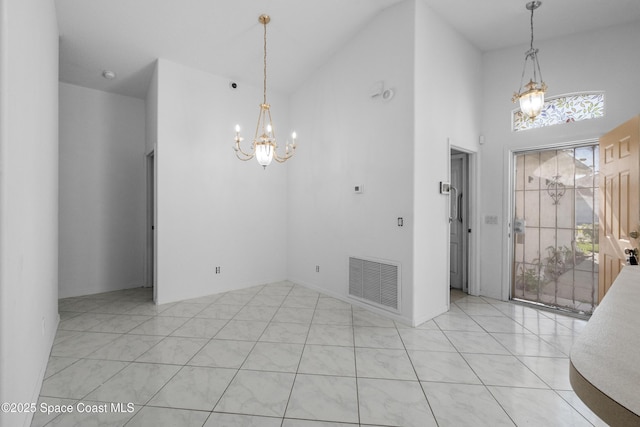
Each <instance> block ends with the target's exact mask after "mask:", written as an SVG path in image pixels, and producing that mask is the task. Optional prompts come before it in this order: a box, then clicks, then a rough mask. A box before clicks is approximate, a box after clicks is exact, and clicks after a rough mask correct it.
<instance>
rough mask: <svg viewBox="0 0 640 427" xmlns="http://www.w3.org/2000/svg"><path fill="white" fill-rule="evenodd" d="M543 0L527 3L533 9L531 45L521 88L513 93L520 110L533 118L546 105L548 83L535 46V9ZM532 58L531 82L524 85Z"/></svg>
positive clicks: (514, 100)
mask: <svg viewBox="0 0 640 427" xmlns="http://www.w3.org/2000/svg"><path fill="white" fill-rule="evenodd" d="M541 4H542V2H541V1H531V2H529V3H527V6H526V7H527V10H530V11H531V45H530V47H529V50H528V51H526V52H525V53H524V55H525V57H524V68H523V69H522V77H521V78H520V90H519V91H518V92H515V93H514V94H513V98H511V100H512V101H513V102H516V101H520V110H521V111H522V112H523V113H524V114H525V115H526V116H527V117H529V118H530V119H531V120H533V119H535V118H536V116H537V115H538V114H540V112H542V107H544V93H545V92H546V91H547V85H546V83H545V82H544V81H542V72H541V71H540V63H538V49H534V48H533V11H534V10H536V9H537V8H539V7H540V5H541ZM529 60H531V66H532V68H533V73H532V74H533V75H532V77H531V79H530V80H529V83H527V84H526V85H524V88H525V89H526V90H524V89H523V87H522V82H524V74H525V72H526V70H527V62H528V61H529ZM538 76H540V83H538V81H537V80H538Z"/></svg>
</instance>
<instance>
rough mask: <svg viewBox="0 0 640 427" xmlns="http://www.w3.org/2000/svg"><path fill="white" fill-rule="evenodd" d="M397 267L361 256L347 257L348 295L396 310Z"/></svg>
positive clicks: (397, 291)
mask: <svg viewBox="0 0 640 427" xmlns="http://www.w3.org/2000/svg"><path fill="white" fill-rule="evenodd" d="M398 279H399V267H398V265H394V264H388V263H383V262H378V261H372V260H366V259H362V258H354V257H350V258H349V295H351V296H353V297H356V298H360V299H363V300H365V301H367V302H370V303H374V304H375V305H378V306H381V307H383V308H385V309H393V310H394V311H398V294H399V280H398Z"/></svg>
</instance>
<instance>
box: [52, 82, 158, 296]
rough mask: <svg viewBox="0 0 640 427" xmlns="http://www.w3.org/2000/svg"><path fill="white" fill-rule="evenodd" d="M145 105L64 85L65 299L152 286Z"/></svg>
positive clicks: (62, 216)
mask: <svg viewBox="0 0 640 427" xmlns="http://www.w3.org/2000/svg"><path fill="white" fill-rule="evenodd" d="M144 150H145V102H144V101H143V100H141V99H137V98H131V97H128V96H122V95H116V94H111V93H107V92H102V91H98V90H94V89H87V88H83V87H80V86H74V85H70V84H66V83H61V84H60V221H59V222H60V264H59V268H60V277H59V282H60V298H65V297H70V296H77V295H87V294H95V293H99V292H108V291H113V290H117V289H126V288H132V287H136V286H143V285H144V279H145V277H144V274H145V270H144V267H145V245H146V241H145V238H146V233H145V230H146V228H145V227H146V204H145V201H146V187H145V182H146V174H145V157H144Z"/></svg>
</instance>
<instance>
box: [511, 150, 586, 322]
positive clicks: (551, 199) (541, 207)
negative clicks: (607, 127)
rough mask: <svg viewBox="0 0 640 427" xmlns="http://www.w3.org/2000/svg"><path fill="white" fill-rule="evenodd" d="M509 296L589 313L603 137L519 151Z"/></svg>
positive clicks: (516, 163)
mask: <svg viewBox="0 0 640 427" xmlns="http://www.w3.org/2000/svg"><path fill="white" fill-rule="evenodd" d="M513 160H514V161H513V164H514V167H515V171H514V176H513V179H514V181H513V189H514V194H513V212H512V215H513V216H512V218H513V226H512V230H513V239H512V241H513V248H512V250H513V252H512V254H513V264H512V277H511V298H512V299H515V300H520V301H524V302H531V303H538V304H544V305H547V306H552V307H555V308H561V309H566V310H570V311H573V312H576V313H581V314H590V313H592V312H593V309H594V308H595V306H596V305H597V304H598V250H599V248H598V247H599V242H598V228H599V219H598V204H599V202H598V198H599V194H598V191H599V189H598V171H599V148H598V145H597V141H594V142H592V143H582V144H581V145H574V146H569V147H558V148H552V149H541V150H531V151H524V152H517V153H514V159H513Z"/></svg>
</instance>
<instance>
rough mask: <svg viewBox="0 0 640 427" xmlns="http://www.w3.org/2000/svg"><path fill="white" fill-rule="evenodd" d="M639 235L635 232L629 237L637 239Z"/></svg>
mask: <svg viewBox="0 0 640 427" xmlns="http://www.w3.org/2000/svg"><path fill="white" fill-rule="evenodd" d="M639 235H640V234H638V232H637V231H635V230H634V231H632V232H631V233H629V237H631V238H632V239H637V238H638V236H639Z"/></svg>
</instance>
